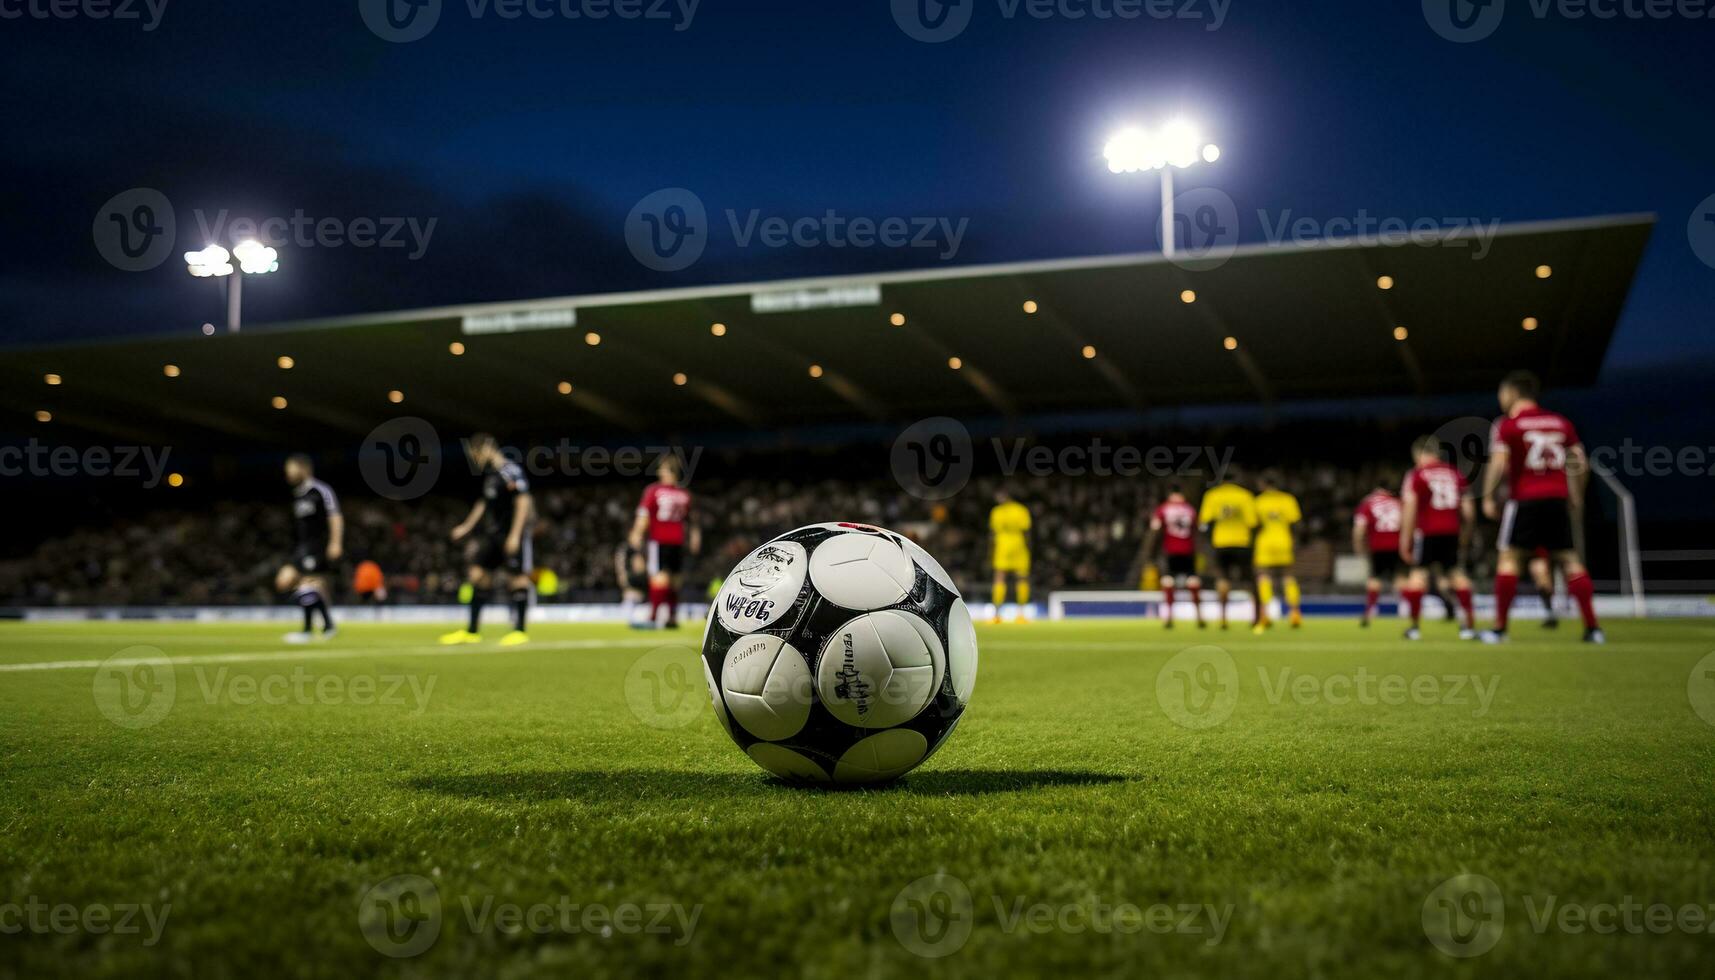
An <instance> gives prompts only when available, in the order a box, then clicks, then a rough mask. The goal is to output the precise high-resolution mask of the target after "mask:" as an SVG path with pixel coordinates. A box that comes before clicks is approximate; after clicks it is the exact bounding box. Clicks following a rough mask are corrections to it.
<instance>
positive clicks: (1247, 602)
mask: <svg viewBox="0 0 1715 980" xmlns="http://www.w3.org/2000/svg"><path fill="white" fill-rule="evenodd" d="M1174 598H1175V600H1176V601H1175V602H1174V603H1173V616H1174V618H1175V619H1183V620H1185V621H1187V622H1189V621H1191V620H1193V619H1195V618H1196V611H1195V610H1194V609H1193V608H1192V606H1191V600H1190V599H1189V598H1187V597H1186V592H1185V590H1183V589H1181V590H1178V592H1177V594H1176V595H1175V596H1174ZM1165 599H1166V596H1165V595H1164V594H1163V593H1161V592H1159V591H1156V592H1141V591H1115V592H1052V593H1049V595H1048V618H1049V619H1090V618H1096V617H1108V618H1115V619H1160V618H1161V615H1162V610H1161V606H1162V603H1163V602H1164V601H1165ZM1475 599H1476V611H1477V620H1478V623H1479V624H1482V623H1484V622H1486V621H1488V620H1491V619H1492V618H1493V617H1494V613H1495V598H1494V596H1492V595H1478V596H1476V597H1475ZM1202 604H1203V618H1205V619H1210V620H1213V619H1216V618H1218V617H1219V616H1220V614H1221V613H1220V604H1219V602H1218V601H1217V600H1216V599H1215V594H1214V590H1213V589H1211V588H1209V587H1207V586H1205V587H1204V588H1203V603H1202ZM1254 608H1255V605H1254V603H1253V601H1252V599H1251V596H1250V594H1249V593H1248V592H1239V591H1235V592H1233V593H1232V594H1231V595H1230V596H1229V597H1228V599H1227V619H1229V620H1230V621H1232V622H1241V621H1242V622H1248V621H1250V618H1251V613H1252V610H1253V609H1254ZM1303 608H1304V615H1306V616H1357V615H1359V614H1360V613H1362V612H1363V611H1364V598H1363V596H1359V595H1319V596H1308V595H1307V596H1305V597H1304V602H1303ZM1554 608H1555V611H1556V613H1557V615H1559V616H1560V618H1562V619H1576V618H1577V616H1578V610H1577V607H1576V606H1575V605H1574V604H1573V603H1572V601H1571V599H1570V598H1568V597H1567V596H1566V595H1564V594H1558V595H1556V596H1555V597H1554ZM988 609H992V607H988ZM984 611H985V612H986V611H987V609H985V610H984ZM1443 611H1444V607H1443V606H1442V604H1441V600H1440V599H1438V598H1436V597H1435V596H1433V595H1431V596H1425V597H1424V600H1423V615H1424V618H1425V619H1426V620H1434V619H1436V618H1439V617H1440V616H1442V614H1443ZM1378 613H1379V614H1380V615H1383V616H1398V615H1402V614H1403V606H1402V604H1400V603H1398V602H1397V601H1396V600H1394V599H1393V598H1391V597H1384V598H1383V599H1382V601H1381V606H1380V609H1379V610H1378ZM1270 614H1271V615H1272V616H1274V617H1275V618H1276V619H1280V618H1282V617H1283V616H1284V615H1285V613H1284V611H1283V610H1282V608H1281V603H1280V600H1279V599H1278V598H1277V599H1275V600H1274V602H1273V604H1272V606H1271V607H1270ZM1596 614H1597V615H1598V616H1601V617H1602V618H1603V619H1635V618H1644V617H1674V616H1693V617H1695V616H1715V599H1712V598H1711V597H1709V596H1649V597H1648V598H1645V597H1643V596H1641V595H1636V594H1632V595H1599V596H1597V597H1596ZM1546 615H1547V611H1546V610H1544V609H1543V607H1542V602H1541V601H1540V600H1538V599H1537V597H1536V595H1535V594H1534V593H1531V592H1524V593H1522V594H1521V595H1519V597H1518V598H1516V599H1514V600H1513V611H1512V618H1514V619H1542V618H1543V617H1544V616H1546Z"/></svg>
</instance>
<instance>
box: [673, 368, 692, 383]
mask: <svg viewBox="0 0 1715 980" xmlns="http://www.w3.org/2000/svg"><path fill="white" fill-rule="evenodd" d="M689 380H690V379H689V378H687V377H685V372H683V371H680V372H678V373H677V374H675V375H673V383H674V384H676V385H679V386H681V387H683V386H684V384H685V382H686V381H689Z"/></svg>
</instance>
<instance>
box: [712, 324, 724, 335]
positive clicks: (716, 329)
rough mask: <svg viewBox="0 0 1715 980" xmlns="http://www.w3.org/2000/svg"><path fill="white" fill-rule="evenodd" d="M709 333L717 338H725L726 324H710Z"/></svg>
mask: <svg viewBox="0 0 1715 980" xmlns="http://www.w3.org/2000/svg"><path fill="white" fill-rule="evenodd" d="M709 333H712V334H714V335H715V336H716V337H725V336H726V324H724V323H711V324H709Z"/></svg>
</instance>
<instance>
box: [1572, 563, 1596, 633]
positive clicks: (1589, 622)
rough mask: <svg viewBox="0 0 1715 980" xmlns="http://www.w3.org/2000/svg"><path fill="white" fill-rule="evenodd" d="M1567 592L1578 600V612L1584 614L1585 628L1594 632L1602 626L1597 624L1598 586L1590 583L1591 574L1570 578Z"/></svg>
mask: <svg viewBox="0 0 1715 980" xmlns="http://www.w3.org/2000/svg"><path fill="white" fill-rule="evenodd" d="M1566 591H1567V592H1570V593H1571V594H1572V598H1574V599H1577V600H1578V611H1579V612H1580V613H1583V614H1584V628H1585V629H1587V630H1593V629H1595V628H1596V627H1597V626H1598V625H1600V624H1598V623H1597V622H1596V586H1595V585H1593V584H1591V582H1590V573H1589V572H1579V573H1578V574H1577V575H1571V576H1568V577H1567V579H1566Z"/></svg>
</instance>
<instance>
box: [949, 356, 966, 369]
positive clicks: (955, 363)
mask: <svg viewBox="0 0 1715 980" xmlns="http://www.w3.org/2000/svg"><path fill="white" fill-rule="evenodd" d="M947 366H948V367H950V368H952V369H953V370H955V371H957V370H958V369H960V368H962V367H964V366H965V362H964V361H963V360H961V359H959V358H957V357H949V358H947Z"/></svg>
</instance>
